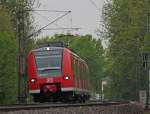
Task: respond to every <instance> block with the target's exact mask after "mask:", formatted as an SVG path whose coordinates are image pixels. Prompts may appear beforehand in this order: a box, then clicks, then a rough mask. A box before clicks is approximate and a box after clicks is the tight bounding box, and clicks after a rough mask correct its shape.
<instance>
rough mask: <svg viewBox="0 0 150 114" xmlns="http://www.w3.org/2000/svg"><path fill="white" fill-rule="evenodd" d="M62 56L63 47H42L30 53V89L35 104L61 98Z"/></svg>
mask: <svg viewBox="0 0 150 114" xmlns="http://www.w3.org/2000/svg"><path fill="white" fill-rule="evenodd" d="M62 56H63V48H62V47H42V48H38V49H34V50H32V51H31V52H30V53H29V55H28V87H29V93H30V94H31V95H32V96H33V98H34V101H35V102H45V101H49V100H57V99H58V98H59V95H60V94H59V93H60V91H61V90H60V89H61V87H60V86H61V85H60V83H61V74H62V70H61V66H62Z"/></svg>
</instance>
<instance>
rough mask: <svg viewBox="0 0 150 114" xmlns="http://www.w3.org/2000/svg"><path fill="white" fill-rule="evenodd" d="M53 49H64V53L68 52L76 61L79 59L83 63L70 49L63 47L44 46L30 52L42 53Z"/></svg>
mask: <svg viewBox="0 0 150 114" xmlns="http://www.w3.org/2000/svg"><path fill="white" fill-rule="evenodd" d="M54 49H58V50H59V49H60V50H61V49H62V50H63V49H64V50H66V51H68V52H69V53H70V54H72V55H73V56H75V57H76V58H77V59H79V60H80V61H82V62H84V63H86V62H85V60H83V59H82V58H81V57H80V56H78V55H77V54H76V53H75V52H74V51H72V50H71V49H68V48H65V47H52V46H45V47H39V48H36V49H33V50H31V52H32V51H33V52H37V51H43V50H54Z"/></svg>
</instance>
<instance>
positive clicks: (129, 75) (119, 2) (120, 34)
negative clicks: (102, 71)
mask: <svg viewBox="0 0 150 114" xmlns="http://www.w3.org/2000/svg"><path fill="white" fill-rule="evenodd" d="M145 6H146V3H145V0H140V1H139V0H110V1H109V2H108V3H107V4H105V7H104V19H105V27H106V29H107V32H106V33H105V38H106V39H109V43H110V44H109V47H108V50H109V51H108V53H107V55H108V58H109V59H108V60H109V61H110V66H111V68H110V67H109V69H108V70H109V79H110V81H109V82H110V83H109V87H108V89H109V92H108V93H107V94H108V96H109V98H118V99H128V100H137V99H138V92H139V90H140V89H145V88H146V83H145V81H146V78H147V77H146V75H145V71H144V69H143V67H142V58H141V57H140V55H141V53H142V51H144V50H145V44H144V41H145V36H146V34H147V31H146V26H145V25H146V24H147V20H146V19H147V17H146V16H147V15H146V8H147V7H145Z"/></svg>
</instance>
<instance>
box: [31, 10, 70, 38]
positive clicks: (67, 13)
mask: <svg viewBox="0 0 150 114" xmlns="http://www.w3.org/2000/svg"><path fill="white" fill-rule="evenodd" d="M69 13H71V11H68V12H66V13H65V14H63V15H62V16H59V17H58V18H56V19H55V20H53V21H52V22H50V23H48V24H47V25H45V26H43V27H42V28H40V29H39V30H37V31H36V32H34V33H32V34H31V35H29V36H28V38H30V37H32V36H34V35H36V34H37V33H39V32H41V30H43V29H45V28H46V27H48V26H49V25H51V24H53V23H55V22H56V21H58V20H60V19H61V18H63V17H65V16H66V15H68V14H69Z"/></svg>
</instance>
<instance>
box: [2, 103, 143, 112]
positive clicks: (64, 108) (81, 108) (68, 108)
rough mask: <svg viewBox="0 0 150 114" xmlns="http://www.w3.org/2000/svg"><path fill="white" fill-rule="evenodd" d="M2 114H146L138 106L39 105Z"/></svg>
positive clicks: (15, 108)
mask: <svg viewBox="0 0 150 114" xmlns="http://www.w3.org/2000/svg"><path fill="white" fill-rule="evenodd" d="M0 114H144V111H143V109H142V108H141V107H140V106H138V105H136V104H130V103H127V104H104V105H103V104H99V103H91V104H90V103H89V104H57V105H53V104H51V105H49V104H39V105H37V104H36V105H26V106H23V105H22V106H21V105H20V106H19V105H17V106H8V107H7V106H1V107H0Z"/></svg>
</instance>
